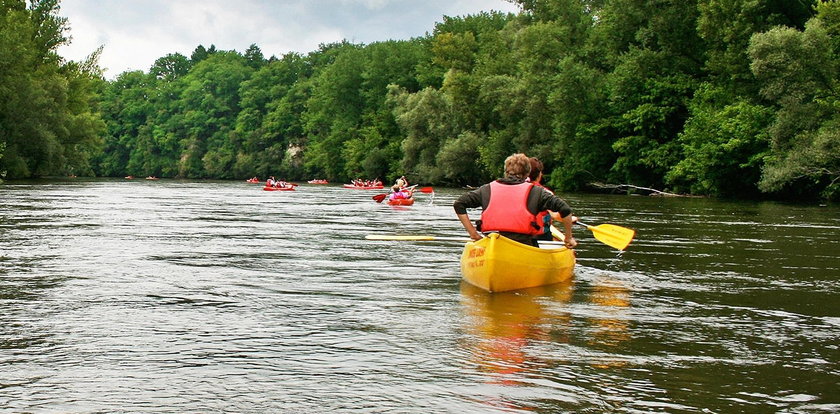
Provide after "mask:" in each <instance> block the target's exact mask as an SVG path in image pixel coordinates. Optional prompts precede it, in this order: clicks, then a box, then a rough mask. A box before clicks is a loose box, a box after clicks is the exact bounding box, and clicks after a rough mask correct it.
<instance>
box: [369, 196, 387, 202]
mask: <svg viewBox="0 0 840 414" xmlns="http://www.w3.org/2000/svg"><path fill="white" fill-rule="evenodd" d="M387 197H388V194H377V195H375V196H373V197H371V198H373V199H374V200H375V201H376V202H377V203H381V202H382V200H384V199H386V198H387Z"/></svg>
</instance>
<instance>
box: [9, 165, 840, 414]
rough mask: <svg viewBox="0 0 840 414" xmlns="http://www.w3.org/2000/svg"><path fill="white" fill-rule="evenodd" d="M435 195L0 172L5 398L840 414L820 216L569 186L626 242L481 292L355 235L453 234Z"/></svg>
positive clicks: (239, 406)
mask: <svg viewBox="0 0 840 414" xmlns="http://www.w3.org/2000/svg"><path fill="white" fill-rule="evenodd" d="M435 190H436V192H435V194H434V197H432V195H431V194H420V195H419V196H418V201H417V203H416V204H415V205H414V206H411V207H390V206H387V205H384V204H377V203H376V202H374V201H373V200H371V196H372V195H375V194H377V191H359V190H347V189H343V188H341V187H339V186H332V185H330V186H316V185H307V184H306V183H303V184H301V186H300V187H298V191H294V192H265V191H261V186H259V185H253V184H247V183H244V182H196V181H173V180H160V181H145V180H133V181H127V180H125V181H124V180H82V179H77V180H67V181H63V182H53V183H48V182H23V183H6V184H3V185H0V411H3V410H6V411H8V412H376V413H381V412H395V413H407V412H416V413H428V412H453V413H470V412H472V413H489V412H507V413H515V412H544V413H554V412H593V413H594V412H632V413H635V412H776V411H780V412H836V411H840V392H838V389H840V349H839V348H840V259H839V258H838V256H840V209H838V208H837V207H833V206H828V207H818V206H792V205H784V204H777V203H740V202H722V201H714V200H705V199H662V198H646V197H627V196H604V195H578V194H573V195H572V194H570V195H566V199H567V200H568V201H569V202H570V204H572V206H573V208H574V209H575V213H576V214H577V215H578V216H580V217H581V219H582V220H584V221H586V222H588V223H589V224H600V223H614V224H618V225H622V226H626V227H632V228H634V229H636V230H637V238H636V240H635V241H634V243H633V244H631V246H630V248H629V249H628V251H626V252H625V253H623V254H621V255H618V254H616V253H615V251H613V250H612V249H610V248H609V247H607V246H605V245H603V244H601V243H599V242H598V241H596V240H595V239H594V238H592V235H591V233H588V232H587V231H585V230H583V229H580V228H579V229H576V236H578V240H579V242H580V246H579V248H578V249H577V250H578V267H577V268H576V271H575V277H574V279H573V281H572V282H571V283H568V284H562V285H556V286H550V287H543V288H538V289H529V290H525V291H519V292H512V293H497V294H488V293H485V292H483V291H480V290H477V289H475V288H472V287H470V286H468V285H465V284H463V283H461V280H460V272H459V264H458V263H459V262H458V259H459V255H460V251H461V247H462V245H460V244H459V243H452V242H382V241H367V240H365V239H364V236H365V235H366V234H373V233H377V234H432V235H438V236H466V233H465V232H464V231H463V230H462V229H461V227H460V224H459V223H458V221H457V219H456V218H455V215H454V213H453V211H452V208H451V205H452V201H453V200H454V198H455V197H457V196H458V195H460V194H461V193H462V192H463V190H459V189H442V188H441V189H438V188H436V189H435ZM473 216H474V217H476V218H477V217H478V212H474V213H473Z"/></svg>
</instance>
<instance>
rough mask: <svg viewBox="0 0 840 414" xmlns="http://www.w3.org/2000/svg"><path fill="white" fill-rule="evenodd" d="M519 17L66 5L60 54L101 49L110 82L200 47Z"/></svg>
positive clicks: (505, 4)
mask: <svg viewBox="0 0 840 414" xmlns="http://www.w3.org/2000/svg"><path fill="white" fill-rule="evenodd" d="M490 10H497V11H503V12H517V11H518V7H517V6H516V5H514V4H513V3H511V2H509V1H506V0H63V1H62V2H61V10H60V12H59V15H61V16H63V17H67V18H68V20H69V21H68V24H69V26H70V32H69V35H70V36H71V37H72V43H71V44H70V45H69V46H62V47H61V48H60V49H59V54H61V56H63V57H64V58H66V59H68V60H77V61H78V60H82V59H84V58H85V57H86V56H87V55H89V54H90V53H91V52H93V51H94V50H95V49H96V48H97V47H99V46H100V45H104V46H105V49H104V51H103V53H102V57H101V58H100V60H99V64H100V66H101V67H102V68H103V69H105V77H106V78H108V79H114V78H115V77H116V76H117V75H118V74H120V73H122V72H124V71H126V70H142V71H144V72H148V70H149V67H151V65H152V64H153V63H154V61H155V60H156V59H157V58H159V57H163V56H165V55H166V54H169V53H175V52H178V53H181V54H183V55H185V56H187V57H189V56H190V54H191V53H192V51H193V50H194V49H195V47H196V46H198V45H199V44H202V45H204V46H205V47H209V46H210V45H211V44H214V45H216V48H217V49H221V50H231V49H235V50H237V51H239V52H244V51H245V49H247V48H248V46H249V45H251V44H252V43H256V44H257V46H259V47H260V49H262V52H263V54H264V55H265V57H266V58H267V57H270V56H271V55H275V56H278V57H280V56H281V55H283V54H285V53H288V52H300V53H308V52H311V51H313V50H316V49H317V48H318V45H319V44H321V43H332V42H338V41H341V40H343V39H347V40H349V41H351V42H354V43H365V44H367V43H371V42H375V41H380V40H389V39H410V38H412V37H417V36H423V35H424V34H426V33H427V32H428V33H431V32H432V30H433V29H434V25H435V23H437V22H440V21H442V20H443V16H444V15H446V16H464V15H467V14H475V13H478V12H481V11H490Z"/></svg>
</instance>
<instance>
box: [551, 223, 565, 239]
mask: <svg viewBox="0 0 840 414" xmlns="http://www.w3.org/2000/svg"><path fill="white" fill-rule="evenodd" d="M551 236H552V237H554V240H559V241H566V235H565V234H563V232H562V231H560V229H558V228H557V227H554V226H551Z"/></svg>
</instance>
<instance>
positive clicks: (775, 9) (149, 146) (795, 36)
mask: <svg viewBox="0 0 840 414" xmlns="http://www.w3.org/2000/svg"><path fill="white" fill-rule="evenodd" d="M57 1H58V0H44V1H33V2H31V3H32V4H31V6H30V7H29V8H26V7H24V2H23V1H13V0H0V11H2V13H3V14H2V20H0V157H2V158H0V170H7V172H8V176H9V177H13V178H17V177H29V176H38V175H49V174H61V173H78V174H96V175H101V176H122V175H129V174H130V175H157V176H165V177H196V178H197V177H208V178H209V177H212V178H225V179H241V178H243V177H250V176H254V175H257V176H261V177H265V176H267V175H275V176H277V177H278V178H280V177H282V178H285V179H290V180H292V179H308V178H316V177H317V178H327V179H330V180H333V181H344V180H348V179H350V178H355V177H366V178H374V177H380V178H382V179H385V180H390V179H393V178H394V177H396V176H399V175H402V174H406V175H408V176H409V178H410V179H411V181H412V182H424V183H428V184H452V185H463V184H472V185H475V184H479V183H481V182H484V181H486V180H489V179H491V178H493V177H495V176H497V175H499V174H500V172H501V166H502V162H503V160H504V158H505V157H506V156H507V155H509V154H511V153H513V152H516V151H521V152H525V153H527V154H529V155H534V156H537V157H539V158H541V159H542V160H543V161H544V163H545V164H546V168H547V170H548V171H549V172H551V174H550V177H549V185H551V186H553V187H555V188H558V189H562V190H578V189H583V188H585V186H586V185H587V184H588V183H590V182H597V181H601V182H612V183H626V184H633V185H636V186H644V187H653V188H659V189H669V190H670V191H675V192H685V193H693V194H704V195H716V196H738V197H776V198H817V197H822V198H828V199H837V198H840V101H838V70H840V67H839V66H838V64H839V63H840V4H838V2H836V1H820V0H797V1H778V0H679V1H662V0H515V3H517V4H519V6H520V7H521V9H522V11H521V13H519V14H518V15H510V14H502V13H497V12H486V13H480V14H477V15H471V16H461V17H443V18H442V21H441V22H440V23H438V24H437V25H436V26H435V27H434V30H433V32H432V33H430V34H429V35H427V36H424V37H421V38H415V39H410V40H403V41H396V40H391V41H382V42H376V43H372V44H368V45H362V44H352V43H348V42H346V41H345V42H340V43H334V44H327V45H322V46H321V47H320V48H319V49H318V50H315V51H312V52H310V53H308V54H306V55H299V54H294V53H290V54H286V55H283V56H282V57H280V58H276V57H274V56H272V57H270V58H266V57H265V56H264V55H263V53H262V51H261V50H260V48H259V47H258V46H257V45H252V46H251V47H249V48H248V49H247V50H246V51H245V52H244V53H239V52H236V51H222V50H216V48H215V47H214V46H210V47H209V48H206V47H204V46H198V47H197V48H196V49H195V50H194V51H193V53H192V54H191V56H189V57H187V56H183V55H181V54H178V53H175V54H170V55H167V56H164V57H161V58H160V59H158V60H157V61H156V62H155V63H154V65H153V66H152V67H151V68H150V69H149V71H148V73H146V72H141V71H134V72H126V73H122V74H120V75H119V76H118V77H117V78H116V79H115V80H113V81H105V80H103V79H101V76H99V75H98V74H97V73H96V68H95V65H93V64H92V63H91V62H86V63H81V64H79V63H72V62H71V63H65V62H63V61H62V60H61V58H60V57H58V56H56V55H55V47H56V46H57V45H59V44H61V43H62V42H64V41H66V39H65V38H64V37H63V35H62V33H63V31H64V23H65V21H64V20H63V19H62V18H60V17H57V10H58V9H57ZM94 58H95V56H94ZM103 122H104V125H106V127H105V128H103ZM4 148H5V149H4Z"/></svg>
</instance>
